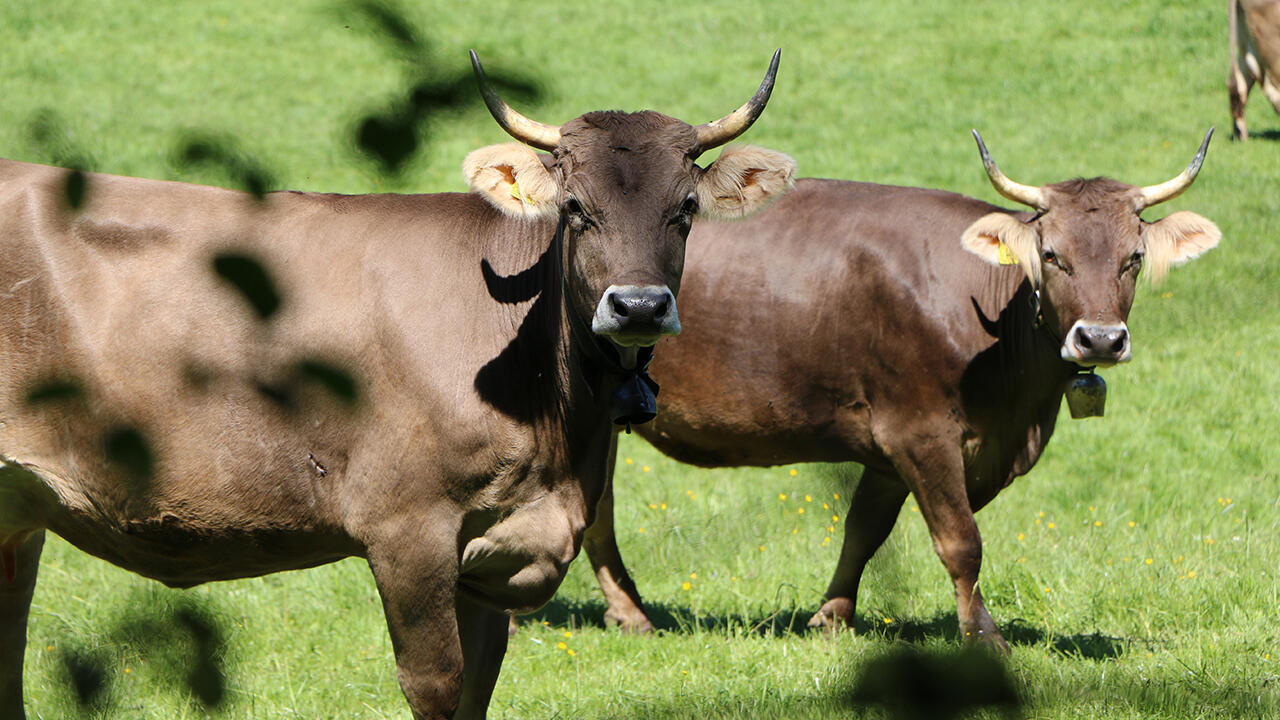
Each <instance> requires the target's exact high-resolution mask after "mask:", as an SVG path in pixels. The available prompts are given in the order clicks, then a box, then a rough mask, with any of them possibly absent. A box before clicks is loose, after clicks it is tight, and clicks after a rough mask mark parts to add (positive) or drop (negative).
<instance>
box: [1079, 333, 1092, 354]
mask: <svg viewBox="0 0 1280 720" xmlns="http://www.w3.org/2000/svg"><path fill="white" fill-rule="evenodd" d="M1076 343H1077V344H1079V345H1080V347H1082V348H1084V349H1085V350H1092V349H1093V341H1092V340H1090V339H1089V333H1087V332H1085V331H1084V330H1083V329H1081V330H1077V331H1076Z"/></svg>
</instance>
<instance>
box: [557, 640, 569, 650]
mask: <svg viewBox="0 0 1280 720" xmlns="http://www.w3.org/2000/svg"><path fill="white" fill-rule="evenodd" d="M556 649H557V650H568V649H569V646H568V645H565V644H564V643H563V642H558V643H556Z"/></svg>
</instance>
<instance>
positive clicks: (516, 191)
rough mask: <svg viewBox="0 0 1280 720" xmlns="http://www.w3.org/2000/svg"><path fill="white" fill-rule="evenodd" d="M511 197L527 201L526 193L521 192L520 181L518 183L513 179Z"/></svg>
mask: <svg viewBox="0 0 1280 720" xmlns="http://www.w3.org/2000/svg"><path fill="white" fill-rule="evenodd" d="M511 197H513V198H515V199H517V200H519V201H520V202H525V199H524V195H522V194H521V193H520V183H517V182H516V181H515V180H512V181H511Z"/></svg>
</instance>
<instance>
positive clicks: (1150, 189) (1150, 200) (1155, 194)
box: [1138, 128, 1213, 210]
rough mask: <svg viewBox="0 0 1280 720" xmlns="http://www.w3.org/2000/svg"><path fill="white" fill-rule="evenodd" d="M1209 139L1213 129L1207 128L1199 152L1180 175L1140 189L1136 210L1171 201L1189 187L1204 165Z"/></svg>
mask: <svg viewBox="0 0 1280 720" xmlns="http://www.w3.org/2000/svg"><path fill="white" fill-rule="evenodd" d="M1211 137H1213V128H1209V132H1207V133H1205V134H1204V140H1203V141H1202V142H1201V143H1200V150H1199V152H1197V153H1196V156H1195V157H1194V158H1192V159H1191V164H1190V165H1188V166H1187V169H1186V170H1183V171H1182V174H1180V175H1178V176H1177V177H1175V178H1174V179H1172V180H1168V181H1166V182H1162V183H1160V184H1159V185H1148V186H1146V187H1144V188H1142V207H1140V208H1138V209H1139V210H1141V209H1142V208H1149V207H1151V206H1152V205H1156V204H1158V203H1162V202H1164V201H1165V200H1172V199H1174V198H1176V197H1178V196H1179V195H1181V194H1182V191H1184V190H1186V189H1187V188H1189V187H1191V183H1192V182H1194V181H1195V179H1196V175H1198V174H1199V173H1200V166H1201V165H1203V164H1204V153H1205V151H1206V150H1208V149H1209V138H1211Z"/></svg>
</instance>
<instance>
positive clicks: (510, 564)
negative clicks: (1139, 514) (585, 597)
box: [459, 495, 586, 612]
mask: <svg viewBox="0 0 1280 720" xmlns="http://www.w3.org/2000/svg"><path fill="white" fill-rule="evenodd" d="M585 529H586V523H585V522H584V521H583V519H582V518H581V517H580V516H579V514H577V513H570V512H568V511H567V509H566V506H565V504H564V503H563V502H562V501H561V499H560V498H558V497H556V496H555V495H546V496H543V497H542V498H540V499H538V500H535V501H534V502H532V503H529V504H528V505H525V506H524V507H522V508H520V509H519V510H516V511H515V512H514V513H511V514H510V515H507V516H506V517H505V518H503V519H502V520H500V521H499V522H497V523H495V524H494V525H492V526H491V527H489V528H488V530H486V531H485V533H484V535H482V536H480V537H477V538H474V539H472V540H470V541H468V542H467V544H466V545H465V546H464V548H463V551H462V562H461V567H460V571H461V572H460V577H459V586H460V588H461V591H462V593H463V594H465V595H468V596H471V597H473V598H474V599H476V600H478V601H480V602H482V603H484V604H485V605H488V606H490V607H493V608H495V609H497V610H502V611H510V612H529V611H532V610H536V609H537V608H539V607H542V606H543V605H545V604H546V603H547V602H548V601H550V600H551V597H552V596H553V595H555V592H556V589H557V588H559V587H560V582H561V581H562V580H564V575H565V571H566V570H567V569H568V567H569V563H570V562H571V561H572V560H573V558H574V557H575V556H576V555H577V554H578V548H579V546H580V545H581V542H582V533H583V531H584V530H585Z"/></svg>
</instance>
